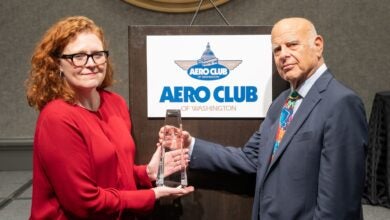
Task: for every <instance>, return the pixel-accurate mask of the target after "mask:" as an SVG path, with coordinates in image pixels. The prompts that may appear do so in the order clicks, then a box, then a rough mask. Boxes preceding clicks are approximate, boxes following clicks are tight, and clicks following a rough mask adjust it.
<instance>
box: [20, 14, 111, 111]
mask: <svg viewBox="0 0 390 220" xmlns="http://www.w3.org/2000/svg"><path fill="white" fill-rule="evenodd" d="M85 32H91V33H94V34H96V36H98V38H99V39H100V40H101V41H102V43H103V47H104V49H105V50H106V48H107V43H106V41H105V38H104V33H103V30H102V29H101V28H100V27H99V26H97V25H96V24H95V23H94V22H93V21H92V20H91V19H89V18H87V17H84V16H74V17H67V18H64V19H62V20H60V21H58V22H57V23H56V24H54V25H53V26H52V27H51V28H49V30H47V32H46V33H45V34H44V35H43V38H42V40H41V41H40V42H39V43H38V44H37V46H36V48H35V50H34V52H33V55H32V58H31V70H30V75H29V77H28V79H27V81H26V87H27V92H26V93H27V100H28V104H29V105H30V106H32V107H34V108H35V109H38V110H42V109H43V107H44V106H45V105H46V104H47V103H48V102H50V101H51V100H53V99H63V100H65V101H66V102H69V103H74V102H75V92H74V91H73V90H72V88H71V87H70V86H69V85H68V84H67V83H66V80H63V78H62V76H61V73H60V70H59V58H58V57H59V56H60V55H61V54H62V52H63V50H64V48H65V47H66V46H67V45H68V43H69V42H71V41H72V40H73V39H75V37H76V36H77V35H78V34H80V33H85ZM106 71H107V72H106V76H105V78H104V80H103V82H102V84H101V85H100V86H99V87H98V88H97V89H100V90H101V89H104V88H106V87H108V86H111V85H112V84H113V82H114V80H113V69H112V63H111V61H110V59H108V60H107V69H106Z"/></svg>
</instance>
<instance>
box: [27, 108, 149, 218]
mask: <svg viewBox="0 0 390 220" xmlns="http://www.w3.org/2000/svg"><path fill="white" fill-rule="evenodd" d="M53 131H54V132H53ZM36 138H37V139H36V143H37V144H36V146H34V153H36V154H37V156H38V159H39V160H40V161H41V162H40V164H42V167H44V172H45V175H46V176H47V178H48V179H49V181H50V186H47V187H52V188H54V192H56V197H57V198H58V200H59V201H60V204H61V205H62V206H63V208H64V210H66V211H68V212H69V213H72V215H73V216H74V217H76V218H87V217H91V215H93V214H97V215H98V214H99V213H104V214H115V213H119V212H121V211H122V210H123V209H127V210H129V211H132V212H135V213H139V212H146V211H150V210H151V209H152V208H153V206H154V202H155V196H154V193H153V191H152V190H135V191H124V190H123V191H121V190H117V189H115V188H104V187H100V186H98V185H97V183H96V181H95V179H94V172H96V170H94V169H93V167H91V163H90V160H91V158H90V156H89V155H90V154H89V152H88V149H87V147H86V146H85V144H84V142H83V139H82V137H81V135H80V134H79V133H78V128H77V126H76V125H75V124H74V123H72V121H71V120H70V119H67V117H66V116H57V115H54V116H53V115H51V116H50V117H48V118H46V119H45V121H43V122H42V124H41V126H40V127H39V131H38V134H37V136H36ZM137 173H139V172H137Z"/></svg>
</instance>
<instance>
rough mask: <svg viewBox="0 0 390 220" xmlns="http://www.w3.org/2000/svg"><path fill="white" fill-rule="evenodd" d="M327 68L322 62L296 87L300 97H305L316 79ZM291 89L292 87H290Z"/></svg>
mask: <svg viewBox="0 0 390 220" xmlns="http://www.w3.org/2000/svg"><path fill="white" fill-rule="evenodd" d="M326 69H327V67H326V64H325V63H324V64H322V65H321V66H320V67H319V68H318V69H317V70H316V71H315V72H314V74H313V75H311V76H310V77H309V78H308V79H306V80H305V81H304V82H303V83H302V84H301V85H300V86H299V87H298V89H297V91H298V93H299V95H300V96H301V97H302V98H305V96H306V95H307V93H308V92H309V90H310V89H311V87H312V86H313V85H314V83H315V82H316V81H317V79H318V78H320V76H321V75H322V74H323V73H324V72H325V70H326ZM291 90H292V87H291Z"/></svg>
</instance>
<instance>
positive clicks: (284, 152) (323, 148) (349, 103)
mask: <svg viewBox="0 0 390 220" xmlns="http://www.w3.org/2000/svg"><path fill="white" fill-rule="evenodd" d="M271 39H272V49H273V55H274V60H275V64H276V67H277V69H278V72H279V74H280V77H282V78H283V79H284V80H286V81H288V82H289V83H290V87H291V88H290V89H288V90H286V91H284V92H282V93H281V94H280V95H279V97H277V98H276V99H275V100H274V101H273V103H272V104H271V106H270V108H269V110H268V113H267V116H266V117H265V119H264V121H263V122H262V124H261V126H260V128H259V130H258V131H256V132H255V133H254V134H253V136H252V137H251V138H250V139H249V140H248V142H247V143H246V144H245V146H243V147H241V148H236V147H229V146H222V145H220V144H216V143H211V142H208V141H206V140H202V139H199V138H196V139H195V138H193V137H192V136H191V135H190V134H189V133H188V132H185V137H186V138H185V145H186V146H189V147H190V152H191V153H190V154H191V160H190V169H206V170H210V171H225V172H226V171H227V172H230V173H233V174H241V173H246V174H256V189H255V195H254V204H253V212H252V219H253V220H258V219H261V220H289V219H294V220H295V219H296V220H306V219H321V220H324V219H331V220H336V219H350V220H356V219H360V217H361V195H362V190H363V182H364V167H365V166H364V158H365V147H366V145H367V122H366V116H365V112H364V106H363V104H362V101H361V99H360V98H359V97H358V96H357V95H356V94H355V93H354V92H353V91H351V90H350V89H348V88H347V87H345V86H344V85H342V84H341V83H340V82H338V81H337V80H336V79H335V78H334V76H333V75H332V74H331V72H330V71H329V69H328V68H327V66H326V65H325V63H324V58H323V55H322V52H323V45H324V40H323V38H322V37H321V36H320V35H317V33H316V29H315V27H314V25H313V24H312V23H311V22H310V21H308V20H307V19H304V18H287V19H282V20H280V21H279V22H277V23H276V24H275V25H274V27H273V29H272V33H271ZM292 91H296V92H298V94H299V99H298V100H297V101H296V103H295V105H294V107H293V113H292V115H293V117H292V118H293V119H292V121H291V122H290V123H289V124H288V125H287V128H286V130H285V131H284V135H283V137H282V139H281V141H280V143H278V148H277V149H274V146H275V137H276V133H277V131H278V127H279V124H280V120H281V119H280V115H281V111H282V107H283V105H284V103H285V102H286V99H287V97H288V96H289V94H290V93H291V92H292Z"/></svg>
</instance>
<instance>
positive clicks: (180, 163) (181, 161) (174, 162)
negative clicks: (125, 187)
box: [146, 143, 189, 181]
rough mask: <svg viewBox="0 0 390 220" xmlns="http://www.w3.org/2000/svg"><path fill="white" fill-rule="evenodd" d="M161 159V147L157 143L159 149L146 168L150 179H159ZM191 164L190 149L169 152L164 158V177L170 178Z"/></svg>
mask: <svg viewBox="0 0 390 220" xmlns="http://www.w3.org/2000/svg"><path fill="white" fill-rule="evenodd" d="M160 157H161V145H160V144H159V143H157V149H156V151H155V152H154V154H153V156H152V159H151V160H150V162H149V164H148V165H147V167H146V172H147V173H148V176H149V179H150V180H151V181H154V180H156V179H157V172H158V166H159V163H160ZM188 162H189V156H188V149H187V148H186V149H182V150H181V149H177V150H172V151H169V152H165V158H164V176H169V175H171V174H172V173H175V172H177V171H179V170H180V169H182V167H184V169H185V168H186V167H187V165H188Z"/></svg>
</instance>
